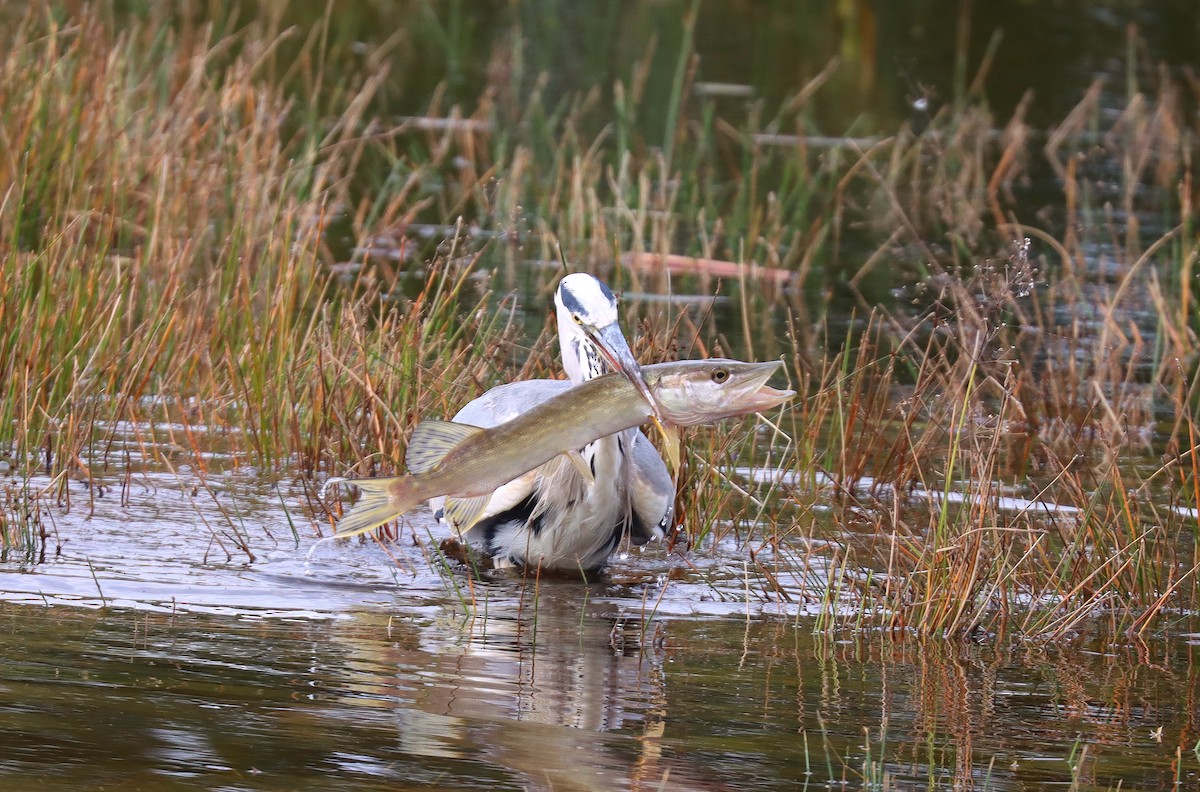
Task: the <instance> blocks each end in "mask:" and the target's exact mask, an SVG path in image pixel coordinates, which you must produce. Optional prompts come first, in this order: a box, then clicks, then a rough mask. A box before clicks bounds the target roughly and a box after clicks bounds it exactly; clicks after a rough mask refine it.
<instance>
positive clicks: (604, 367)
mask: <svg viewBox="0 0 1200 792" xmlns="http://www.w3.org/2000/svg"><path fill="white" fill-rule="evenodd" d="M554 304H555V309H556V315H557V320H558V337H559V347H560V350H561V354H562V362H563V368H564V369H565V370H566V373H567V378H568V379H567V380H566V381H564V380H547V379H535V380H522V381H520V382H512V383H509V384H507V385H501V386H499V387H496V388H492V389H491V390H489V391H488V392H487V393H485V394H483V395H482V396H480V397H479V398H477V399H475V400H474V401H472V402H470V403H469V404H467V405H466V406H465V407H463V408H462V409H461V410H460V411H459V412H458V414H457V415H455V416H454V420H455V421H457V422H460V423H465V424H472V425H475V426H481V427H491V426H496V425H497V424H500V423H503V422H505V421H508V420H511V419H512V418H514V417H516V416H517V415H520V414H521V413H523V412H525V411H526V410H529V409H530V408H531V407H533V406H535V405H537V404H540V403H541V402H543V401H545V400H547V399H549V398H551V397H552V396H555V395H557V394H559V393H562V392H563V391H565V390H566V389H568V388H569V387H571V386H572V385H577V384H579V383H582V382H585V381H587V380H590V379H593V378H595V377H599V376H600V375H602V374H605V373H607V372H608V371H610V370H613V369H617V370H620V371H622V372H623V373H625V374H626V375H627V376H630V377H631V378H636V380H637V381H638V382H639V383H641V368H640V366H639V365H638V363H637V361H636V359H635V358H634V356H633V352H632V351H631V350H630V348H629V344H628V342H627V341H626V340H625V336H624V334H622V332H621V328H620V325H619V324H618V321H617V299H616V297H615V296H614V294H613V292H612V290H611V289H609V288H608V286H606V285H605V284H604V283H602V282H601V281H599V280H597V279H596V278H594V277H592V276H591V275H588V274H585V273H575V274H572V275H568V276H566V277H565V278H563V279H562V281H561V282H560V283H559V285H558V290H557V291H556V293H555V295H554ZM646 396H647V398H650V396H649V394H648V393H647V394H646ZM580 454H581V456H582V459H583V462H584V463H585V464H586V466H587V468H588V469H589V470H590V471H591V476H590V477H588V476H586V475H585V474H584V471H582V470H580V469H579V467H578V466H577V464H574V463H573V462H572V461H571V460H570V459H569V458H567V457H566V456H562V455H560V456H558V457H556V458H555V459H553V460H551V461H550V462H547V463H546V464H544V465H542V466H541V467H539V468H536V469H534V470H531V471H529V472H528V473H526V474H524V475H522V476H520V477H519V478H517V479H515V480H513V481H511V482H509V483H508V484H505V485H504V486H502V487H500V488H499V489H497V490H496V491H495V492H493V493H492V495H491V498H490V500H489V501H488V503H487V506H486V508H485V510H484V512H483V516H482V517H481V518H480V519H479V520H478V522H476V523H475V524H474V525H472V526H470V527H469V528H468V530H466V531H465V532H462V535H463V536H464V538H466V539H468V540H470V541H472V542H475V543H477V544H479V545H481V546H482V547H483V548H484V549H485V550H486V552H487V553H489V554H490V555H491V556H492V558H493V560H494V561H495V563H496V564H497V565H498V566H514V565H515V566H522V567H529V568H533V567H540V568H542V569H562V570H574V571H583V572H585V573H586V572H590V571H594V570H597V569H599V568H600V567H601V566H603V564H604V562H605V560H606V559H607V558H608V557H609V555H611V554H612V552H613V551H614V550H615V549H616V548H617V546H618V545H619V544H620V542H621V540H622V539H623V538H625V537H628V538H629V539H630V541H631V542H632V543H633V544H635V545H640V544H645V543H646V542H649V541H651V540H653V539H657V538H661V537H662V536H663V535H664V532H665V530H666V528H667V525H668V524H669V522H670V518H671V508H672V505H673V503H674V499H675V484H674V482H673V481H672V479H671V475H670V473H669V472H668V470H667V465H666V463H665V462H664V461H663V458H662V456H661V455H660V454H659V453H658V451H657V450H656V449H655V448H654V446H653V445H652V444H651V443H650V441H649V439H647V437H646V435H645V434H643V433H642V432H641V431H639V430H638V429H626V430H625V431H622V432H618V433H617V434H614V435H609V436H607V437H602V438H600V439H598V440H595V441H593V442H591V443H589V444H588V445H587V446H586V447H584V448H583V449H582V450H581V452H580ZM444 500H445V499H444V498H434V499H432V500H431V501H430V502H429V503H430V507H431V508H432V509H433V510H434V513H435V515H436V516H437V517H438V518H439V519H440V520H442V521H444V522H449V521H448V519H447V517H446V515H445V514H444V511H443V509H442V504H443V502H444ZM450 525H451V527H453V528H455V529H456V530H457V529H458V526H456V525H453V523H452V522H451V523H450Z"/></svg>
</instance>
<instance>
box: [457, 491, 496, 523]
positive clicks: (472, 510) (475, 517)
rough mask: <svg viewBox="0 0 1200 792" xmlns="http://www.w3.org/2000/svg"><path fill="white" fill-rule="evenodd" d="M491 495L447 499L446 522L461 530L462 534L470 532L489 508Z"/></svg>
mask: <svg viewBox="0 0 1200 792" xmlns="http://www.w3.org/2000/svg"><path fill="white" fill-rule="evenodd" d="M491 499H492V496H491V494H490V493H489V494H487V495H478V496H476V497H474V498H446V507H445V508H446V521H447V522H449V523H450V524H452V525H453V526H454V527H455V528H457V529H458V530H459V532H460V533H462V532H465V531H469V530H470V529H471V526H473V525H474V524H475V523H477V522H479V518H480V517H482V516H483V510H484V509H486V508H487V505H488V501H489V500H491Z"/></svg>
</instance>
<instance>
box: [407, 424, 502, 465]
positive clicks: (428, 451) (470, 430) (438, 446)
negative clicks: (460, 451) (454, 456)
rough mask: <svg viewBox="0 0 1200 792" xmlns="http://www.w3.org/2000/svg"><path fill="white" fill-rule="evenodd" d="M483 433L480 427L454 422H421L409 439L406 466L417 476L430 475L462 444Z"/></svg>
mask: <svg viewBox="0 0 1200 792" xmlns="http://www.w3.org/2000/svg"><path fill="white" fill-rule="evenodd" d="M482 431H483V430H482V429H480V428H479V427H478V426H471V425H470V424H462V423H454V422H453V421H436V420H428V421H421V423H419V424H417V428H416V429H413V433H412V437H410V438H408V448H407V449H406V450H405V452H404V464H406V465H408V469H409V470H410V471H412V472H413V473H415V474H417V475H420V474H422V473H428V472H429V471H431V470H433V469H434V468H435V467H437V466H438V463H440V462H441V461H442V459H444V458H445V456H446V454H449V453H450V452H451V451H453V450H454V449H455V447H457V446H458V445H459V444H460V443H462V442H463V441H465V440H468V439H469V438H471V437H474V436H475V435H477V434H479V433H481V432H482Z"/></svg>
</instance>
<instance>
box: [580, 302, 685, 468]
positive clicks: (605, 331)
mask: <svg viewBox="0 0 1200 792" xmlns="http://www.w3.org/2000/svg"><path fill="white" fill-rule="evenodd" d="M584 330H585V331H586V332H587V335H588V338H590V339H591V341H592V344H593V345H595V347H596V349H597V350H598V351H599V352H600V355H601V356H602V357H603V358H604V360H605V361H606V362H607V363H608V365H609V368H611V369H612V370H613V371H619V372H620V373H622V374H624V375H625V376H626V377H628V378H629V381H630V382H632V383H633V385H634V387H635V388H637V389H638V393H640V394H642V398H644V399H645V400H646V402H647V403H648V404H649V405H650V409H651V411H652V412H651V415H650V420H651V421H652V422H653V423H654V426H655V427H656V428H657V429H658V433H659V434H660V435H662V439H663V443H664V445H665V446H666V453H667V458H668V461H669V462H670V463H671V467H672V469H678V467H679V431H678V430H677V429H676V428H675V427H674V426H672V425H670V424H668V423H667V422H666V421H665V420H664V418H663V414H664V413H663V409H662V406H661V405H660V404H659V403H658V400H657V399H655V398H654V394H653V393H651V392H650V386H649V385H647V384H646V380H645V379H643V378H642V367H641V366H640V365H639V364H638V362H637V359H636V358H635V357H634V356H633V350H631V349H630V348H629V342H627V341H626V340H625V336H624V334H623V333H621V328H620V327H618V326H617V323H616V322H613V323H612V324H610V325H606V326H605V327H585V328H584Z"/></svg>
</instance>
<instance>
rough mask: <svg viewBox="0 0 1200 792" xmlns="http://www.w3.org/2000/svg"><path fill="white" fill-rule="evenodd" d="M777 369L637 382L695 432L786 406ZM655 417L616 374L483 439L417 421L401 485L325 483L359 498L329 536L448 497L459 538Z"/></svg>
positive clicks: (670, 417)
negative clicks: (495, 508) (561, 460)
mask: <svg viewBox="0 0 1200 792" xmlns="http://www.w3.org/2000/svg"><path fill="white" fill-rule="evenodd" d="M781 365H782V364H781V363H780V362H779V361H770V362H767V363H743V362H741V361H736V360H724V359H720V358H712V359H709V360H687V361H680V362H677V363H658V364H655V365H652V366H643V367H642V376H643V378H644V380H645V384H646V387H647V389H648V390H649V392H650V393H651V394H653V397H654V399H653V401H654V402H656V404H657V407H658V414H659V415H661V417H663V418H664V419H666V420H667V421H669V422H670V423H671V424H673V425H675V426H699V425H700V424H708V423H715V422H717V421H720V420H722V419H724V418H733V417H735V416H739V415H748V414H750V413H754V412H761V411H763V410H769V409H771V408H772V407H777V406H779V405H780V404H783V403H784V402H786V401H788V400H789V399H791V398H792V397H793V396H795V395H796V394H795V391H791V390H777V389H775V388H772V387H769V386H767V384H766V382H767V380H768V379H770V378H771V375H772V374H774V373H775V372H776V371H777V370H778V369H779V367H780V366H781ZM654 413H655V409H654V407H653V406H652V405H651V403H650V401H649V400H647V399H646V398H645V397H644V395H643V392H642V390H641V389H639V388H637V387H636V386H635V385H634V384H633V383H632V382H630V380H629V379H628V378H627V377H626V376H625V374H624V373H620V372H619V373H612V374H605V375H604V376H602V377H597V378H596V379H593V380H589V381H587V382H584V383H582V384H580V385H576V386H574V387H572V388H569V389H568V390H565V391H563V392H562V393H561V394H559V395H557V396H554V397H552V398H550V399H548V400H546V401H544V402H542V403H541V404H538V405H537V406H535V407H533V408H531V409H530V410H528V411H526V412H524V413H522V414H520V415H519V416H517V417H516V418H514V419H512V420H511V421H507V422H505V423H502V424H499V425H497V426H494V427H491V428H488V429H483V428H480V427H478V426H470V425H468V424H462V423H455V422H453V421H438V420H427V421H422V422H421V423H420V424H418V425H417V427H416V428H415V429H414V430H413V433H412V436H411V437H410V438H409V441H408V448H407V449H406V451H405V456H404V461H405V464H406V465H407V466H408V469H409V471H410V474H409V475H405V476H394V477H390V478H366V479H346V478H340V477H338V478H331V479H329V480H328V481H327V482H326V484H325V486H326V487H328V486H330V485H333V484H352V485H354V486H355V487H357V488H358V489H359V491H360V493H361V496H360V497H359V500H358V502H357V503H355V504H354V506H353V507H352V508H351V509H350V511H349V512H347V513H346V515H345V516H344V517H343V518H342V519H341V521H340V522H339V523H338V525H337V528H336V530H335V532H334V536H335V537H339V538H340V537H347V536H354V535H356V534H361V533H365V532H367V531H370V530H372V529H374V528H378V527H379V526H381V525H383V524H384V523H387V522H390V521H391V520H394V519H395V518H397V517H399V516H400V515H402V514H404V513H405V512H407V511H409V510H410V509H412V508H414V507H416V506H417V505H418V504H420V503H423V502H424V501H427V500H429V499H430V498H434V497H438V496H442V495H446V496H449V498H448V499H447V501H446V517H447V518H448V519H449V520H451V521H452V522H453V523H454V524H455V525H457V526H459V529H460V530H461V531H466V530H467V529H468V528H470V527H471V526H472V525H474V524H475V522H476V521H477V520H478V519H479V517H480V515H481V514H482V513H483V511H484V509H485V507H486V506H487V503H488V499H489V498H490V497H491V494H492V493H493V492H494V491H495V490H496V489H498V488H500V487H501V486H503V485H505V484H507V483H508V482H510V481H512V480H513V479H516V478H517V477H519V476H521V475H522V474H524V473H527V472H528V471H530V470H533V469H534V468H536V467H538V466H540V465H543V464H545V463H546V462H549V461H550V460H551V459H554V458H555V457H556V456H558V455H560V454H566V455H568V457H570V458H571V459H572V461H574V462H576V464H577V465H579V464H583V462H582V458H581V457H580V456H579V452H578V450H577V449H580V448H583V447H584V446H586V445H587V444H588V443H590V442H592V441H593V440H597V439H599V438H601V437H606V436H608V435H611V434H615V433H616V432H620V431H623V430H625V429H630V428H633V427H635V426H641V425H642V424H643V423H645V422H646V421H647V420H650V419H651V417H652V416H653V415H654ZM580 472H581V473H585V474H586V473H587V471H586V470H581V471H580Z"/></svg>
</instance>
